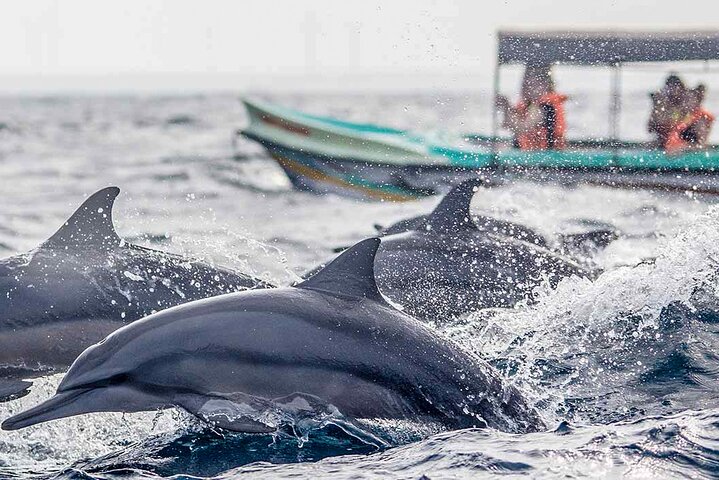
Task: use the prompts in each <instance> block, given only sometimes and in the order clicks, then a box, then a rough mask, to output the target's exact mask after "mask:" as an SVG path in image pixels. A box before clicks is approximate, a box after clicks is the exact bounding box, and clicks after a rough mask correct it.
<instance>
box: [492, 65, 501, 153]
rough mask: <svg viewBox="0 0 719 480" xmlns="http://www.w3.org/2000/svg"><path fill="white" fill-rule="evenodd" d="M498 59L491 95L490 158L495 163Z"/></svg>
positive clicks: (497, 119) (497, 131)
mask: <svg viewBox="0 0 719 480" xmlns="http://www.w3.org/2000/svg"><path fill="white" fill-rule="evenodd" d="M499 72H500V64H499V58H497V63H495V65H494V86H493V93H492V158H493V160H494V161H495V162H497V160H498V155H497V147H498V145H497V137H498V136H499V111H497V99H498V98H499Z"/></svg>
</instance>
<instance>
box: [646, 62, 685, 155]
mask: <svg viewBox="0 0 719 480" xmlns="http://www.w3.org/2000/svg"><path fill="white" fill-rule="evenodd" d="M686 93H687V88H686V86H685V85H684V82H682V79H681V78H679V77H678V76H677V75H673V74H672V75H669V76H668V77H667V79H666V81H665V82H664V86H663V87H662V88H661V90H659V91H658V92H653V93H650V94H649V96H650V97H651V99H652V113H651V115H650V116H649V121H648V122H647V130H649V132H650V133H653V134H655V135H656V137H657V145H658V146H660V147H662V148H663V147H664V146H665V145H666V143H667V139H668V137H669V133H670V132H671V131H672V130H673V129H675V128H676V126H677V125H678V124H679V123H680V122H681V121H682V119H683V118H684V117H685V115H686V113H687V112H686V109H685V108H686V103H685V96H686Z"/></svg>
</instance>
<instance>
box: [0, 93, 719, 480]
mask: <svg viewBox="0 0 719 480" xmlns="http://www.w3.org/2000/svg"><path fill="white" fill-rule="evenodd" d="M269 99H270V100H274V101H278V102H281V103H283V104H286V105H288V106H295V107H300V108H304V109H307V110H310V111H313V112H316V113H329V114H332V115H338V116H342V117H345V118H350V119H355V120H363V121H365V120H366V121H377V122H381V123H385V124H389V125H392V126H396V127H400V128H419V129H424V130H431V129H434V128H436V127H437V126H438V125H441V126H442V127H443V128H446V129H449V130H453V131H471V130H480V131H485V132H486V131H487V130H488V118H489V111H488V107H487V102H486V96H483V95H466V94H454V95H448V94H435V95H432V94H426V95H421V96H398V95H379V96H377V95H375V96H362V95H344V96H322V95H315V96H307V95H305V96H277V97H269ZM645 100H646V99H645V97H644V96H641V95H638V94H637V95H636V96H634V97H630V98H629V99H628V100H627V104H628V105H630V106H631V105H634V107H633V108H635V110H636V112H635V114H636V116H637V118H640V117H641V111H642V110H641V109H643V108H645V107H646V105H645V103H646V101H645ZM591 105H592V104H591V102H585V103H582V102H577V103H575V104H573V105H572V110H571V114H572V116H571V117H570V128H574V130H575V131H577V132H579V133H580V134H584V135H600V134H601V129H602V128H603V127H601V126H600V125H599V124H600V123H601V121H602V120H603V119H604V116H603V115H597V113H596V111H595V110H593V109H592V108H590V107H591ZM644 111H646V110H644ZM244 120H245V119H244V112H243V111H242V108H241V105H240V104H239V102H238V99H237V97H236V96H232V95H211V96H187V97H68V98H55V97H48V98H24V99H23V98H0V187H1V188H0V255H2V256H9V255H12V254H15V253H17V252H22V251H27V250H29V249H31V248H33V247H34V246H36V245H37V244H38V243H39V242H41V241H43V240H44V239H46V238H47V237H48V236H49V235H51V234H52V233H53V232H54V231H55V229H56V228H57V227H58V226H59V225H61V224H62V223H63V222H64V221H65V219H66V217H67V216H68V215H69V214H70V213H71V212H72V211H73V210H74V208H75V207H76V206H77V205H79V203H80V202H81V201H82V199H83V198H84V197H85V196H87V195H88V194H90V193H92V192H94V191H95V190H97V189H99V188H101V187H104V186H107V185H117V186H119V187H120V188H121V189H122V193H121V196H120V197H119V198H118V201H117V204H116V205H117V211H116V213H115V221H116V225H117V229H118V231H119V233H120V235H121V236H123V237H124V238H126V239H129V240H131V241H133V242H136V243H140V244H144V245H148V246H151V247H154V248H161V249H165V250H168V251H173V252H176V253H183V254H186V255H190V256H193V257H196V258H201V259H205V260H208V261H212V262H215V263H217V264H221V265H225V266H229V267H233V268H236V269H239V270H242V271H245V272H247V273H251V274H254V275H257V276H260V277H263V278H265V279H267V280H271V281H274V282H277V283H280V284H288V283H290V282H292V281H294V280H296V279H298V278H299V275H300V274H301V273H302V272H303V271H305V270H307V269H310V268H312V267H314V266H315V265H316V264H318V263H320V262H322V261H324V260H326V259H327V258H328V256H330V255H331V254H332V251H333V249H334V248H336V247H340V246H345V245H348V244H351V243H353V242H356V241H358V240H361V239H362V238H365V237H367V236H371V235H372V234H373V233H374V227H373V225H374V224H376V223H378V224H389V223H391V222H393V221H396V220H399V219H401V218H405V217H408V216H412V215H416V214H419V213H424V212H426V211H428V210H430V209H431V208H432V207H433V206H434V205H435V203H436V202H437V199H436V198H427V199H423V200H418V201H416V202H411V203H403V204H389V203H362V202H358V201H355V200H351V199H346V198H340V197H334V196H314V195H311V194H307V193H302V192H297V191H294V190H292V188H291V186H290V185H289V183H288V181H287V179H286V178H285V176H284V174H283V173H282V171H281V170H280V169H279V168H278V167H277V166H276V165H275V164H274V163H273V162H272V161H271V160H270V159H269V158H268V157H267V155H266V154H265V153H264V152H263V150H262V149H261V148H259V147H258V146H257V145H254V144H252V143H250V142H248V141H245V140H238V141H237V142H236V144H235V145H234V147H233V142H232V132H233V130H235V129H236V128H238V127H239V126H241V125H242V124H243V122H244ZM629 134H630V136H632V135H633V136H635V137H641V136H642V134H643V133H642V126H641V124H635V125H634V130H633V131H630V132H629ZM715 204H716V199H715V198H713V197H702V196H697V195H693V194H682V193H672V194H666V193H657V192H649V191H642V190H636V191H630V190H618V189H610V188H604V187H594V186H578V187H574V188H570V187H566V186H564V187H562V186H556V185H547V184H534V183H530V182H516V183H513V184H509V185H503V186H501V187H495V188H487V189H482V190H481V191H479V192H478V193H477V195H476V197H475V199H474V202H473V209H474V210H475V211H476V212H477V213H481V214H485V215H494V216H496V217H500V218H503V219H507V220H512V221H515V222H519V223H523V224H525V225H528V226H530V227H533V228H535V229H537V230H538V231H540V232H542V233H543V234H545V235H546V236H547V237H549V238H550V239H553V238H556V236H557V235H559V234H561V233H576V232H580V231H582V230H583V229H586V228H588V226H591V225H596V224H599V223H610V224H612V225H615V226H616V227H617V228H618V229H619V230H620V231H621V232H622V237H621V238H620V239H619V240H617V241H616V242H614V243H612V244H611V245H610V246H609V247H608V248H606V249H605V250H603V251H601V252H597V253H596V254H595V255H593V256H592V258H591V261H593V262H594V263H595V264H596V265H598V266H600V267H602V268H603V269H604V270H605V272H604V273H603V274H602V275H601V276H600V277H599V278H598V279H596V280H594V281H589V280H583V279H578V278H569V279H566V280H564V281H563V282H562V283H560V285H559V286H558V287H557V288H556V289H555V290H549V289H539V290H538V291H537V292H536V301H535V302H534V303H532V304H523V305H519V306H518V307H517V308H514V309H506V310H501V309H495V310H485V311H481V312H474V313H472V314H469V315H468V316H466V317H464V318H462V319H461V320H457V321H454V322H451V323H447V322H443V323H441V325H440V326H437V327H436V328H437V334H438V335H442V336H446V337H447V339H448V341H449V340H452V341H455V342H457V343H459V344H461V345H462V346H464V347H465V348H467V349H469V350H471V351H473V352H476V353H477V354H479V355H480V356H482V357H483V358H485V359H487V360H488V361H490V362H491V363H493V364H494V365H495V366H496V367H497V368H498V369H499V370H500V371H501V372H502V374H503V375H504V376H506V379H507V381H508V382H512V383H514V384H515V385H517V386H518V388H520V389H521V390H522V391H523V393H524V394H525V395H526V397H527V398H528V399H529V400H530V402H531V403H532V404H533V405H535V406H536V408H537V409H538V410H539V411H540V413H541V414H542V416H543V417H544V419H545V421H546V423H547V425H549V429H548V431H546V432H541V433H533V434H528V435H512V434H505V433H500V432H495V431H491V430H461V431H442V430H441V429H439V428H437V427H436V426H433V425H421V424H410V423H406V422H376V423H372V424H368V425H366V428H363V429H362V430H352V429H348V428H347V427H346V426H345V425H342V424H338V423H336V422H334V421H332V420H326V419H303V420H302V421H295V422H294V423H289V424H288V425H286V427H284V428H282V429H281V431H279V432H278V433H276V434H273V435H241V434H233V433H227V432H222V431H217V430H213V429H210V428H208V427H207V426H205V425H203V424H201V423H199V422H198V421H197V420H195V419H193V418H191V417H190V416H188V415H187V414H185V413H182V412H180V411H175V410H167V411H163V412H159V413H154V412H153V413H140V414H125V415H121V414H92V415H85V416H81V417H74V418H69V419H63V420H58V421H54V422H50V423H47V424H43V425H38V426H35V427H31V428H28V429H25V430H21V431H17V432H4V431H2V432H0V478H28V477H30V478H33V477H37V478H62V479H90V478H98V479H100V478H101V479H105V478H107V479H119V478H123V479H126V478H166V477H173V478H196V477H200V478H204V477H212V478H222V479H230V478H240V477H245V476H247V477H251V478H305V477H310V478H408V479H409V478H413V479H418V478H422V476H426V477H428V478H489V477H494V476H496V475H504V476H510V477H514V476H516V477H530V478H556V477H564V478H566V477H571V478H586V477H591V478H596V477H600V478H605V477H616V476H627V477H633V478H649V477H652V478H671V477H677V478H686V477H690V478H712V477H717V476H719V381H718V380H719V279H718V278H717V273H718V272H719V207H717V206H716V205H715ZM60 379H61V375H54V376H50V377H46V378H42V379H40V380H39V381H37V382H36V384H35V386H34V387H33V389H32V392H31V394H30V395H28V396H27V397H24V398H21V399H18V400H16V401H13V402H9V403H5V404H0V419H4V418H6V417H8V416H9V415H12V414H14V413H17V412H19V411H20V410H22V409H24V408H27V407H29V406H32V405H34V404H36V403H37V402H39V401H41V400H43V399H45V398H48V397H49V396H51V395H52V393H53V392H54V389H55V388H56V386H57V384H58V383H59V381H60Z"/></svg>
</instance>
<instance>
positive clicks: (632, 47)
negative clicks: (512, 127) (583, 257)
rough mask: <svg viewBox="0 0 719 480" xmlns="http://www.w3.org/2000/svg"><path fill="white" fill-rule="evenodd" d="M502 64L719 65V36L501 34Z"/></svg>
mask: <svg viewBox="0 0 719 480" xmlns="http://www.w3.org/2000/svg"><path fill="white" fill-rule="evenodd" d="M497 58H498V61H499V63H500V64H503V63H522V64H529V65H545V64H549V63H568V64H575V65H607V64H615V63H625V62H671V61H680V60H719V31H685V32H659V31H653V32H652V31H644V32H638V31H614V32H613V31H500V32H498V33H497Z"/></svg>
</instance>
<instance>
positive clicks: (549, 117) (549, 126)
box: [542, 105, 557, 150]
mask: <svg viewBox="0 0 719 480" xmlns="http://www.w3.org/2000/svg"><path fill="white" fill-rule="evenodd" d="M542 112H543V113H544V128H545V130H546V131H547V148H548V149H550V150H554V149H555V148H557V110H556V109H555V108H554V107H553V106H551V105H542Z"/></svg>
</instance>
